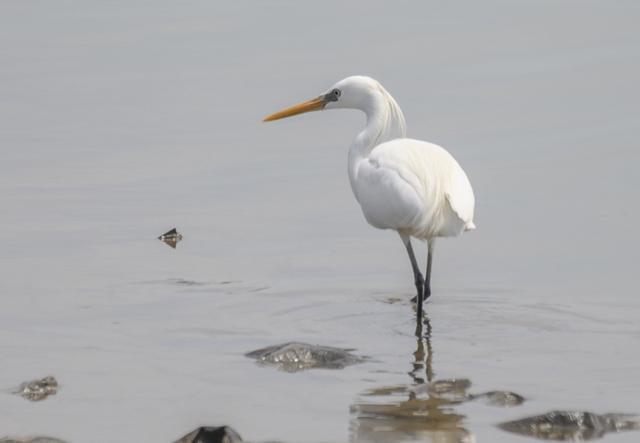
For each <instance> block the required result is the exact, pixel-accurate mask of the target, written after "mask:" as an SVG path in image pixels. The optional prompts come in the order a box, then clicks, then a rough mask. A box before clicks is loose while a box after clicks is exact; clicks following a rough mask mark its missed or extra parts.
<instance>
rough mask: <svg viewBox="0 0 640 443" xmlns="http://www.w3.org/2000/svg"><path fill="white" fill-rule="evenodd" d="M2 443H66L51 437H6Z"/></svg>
mask: <svg viewBox="0 0 640 443" xmlns="http://www.w3.org/2000/svg"><path fill="white" fill-rule="evenodd" d="M0 443H66V442H65V441H64V440H59V439H57V438H51V437H4V438H0Z"/></svg>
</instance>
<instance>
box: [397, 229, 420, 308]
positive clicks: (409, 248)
mask: <svg viewBox="0 0 640 443" xmlns="http://www.w3.org/2000/svg"><path fill="white" fill-rule="evenodd" d="M402 241H403V243H404V245H405V247H406V248H407V253H408V254H409V260H411V268H412V269H413V278H414V282H415V285H416V294H418V295H417V296H416V297H415V298H414V299H412V301H417V300H418V298H419V296H420V294H422V292H423V291H424V278H422V273H421V272H420V268H419V267H418V262H417V261H416V256H415V254H414V253H413V247H412V246H411V240H410V239H409V237H406V240H405V237H402Z"/></svg>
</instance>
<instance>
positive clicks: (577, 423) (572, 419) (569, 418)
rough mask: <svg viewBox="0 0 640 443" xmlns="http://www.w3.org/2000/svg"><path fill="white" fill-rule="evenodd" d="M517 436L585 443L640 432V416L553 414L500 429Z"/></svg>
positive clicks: (587, 413) (537, 416)
mask: <svg viewBox="0 0 640 443" xmlns="http://www.w3.org/2000/svg"><path fill="white" fill-rule="evenodd" d="M498 427H499V428H500V429H503V430H505V431H508V432H513V433H514V434H520V435H527V436H530V437H535V438H538V439H540V440H558V441H583V440H592V439H596V438H600V437H602V436H604V434H606V433H609V432H620V431H629V430H640V416H637V415H630V414H603V415H598V414H594V413H591V412H575V411H552V412H548V413H546V414H543V415H536V416H534V417H527V418H523V419H520V420H514V421H509V422H506V423H501V424H499V425H498Z"/></svg>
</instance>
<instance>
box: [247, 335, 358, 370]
mask: <svg viewBox="0 0 640 443" xmlns="http://www.w3.org/2000/svg"><path fill="white" fill-rule="evenodd" d="M350 351H352V349H343V348H332V347H329V346H318V345H310V344H307V343H298V342H289V343H284V344H281V345H276V346H269V347H267V348H263V349H258V350H255V351H252V352H249V353H248V354H245V355H246V356H247V357H249V358H255V359H257V360H258V363H260V364H264V365H271V366H276V367H277V368H278V369H280V370H283V371H286V372H298V371H304V370H305V369H314V368H323V369H343V368H345V367H346V366H349V365H353V364H356V363H361V362H363V361H365V358H363V357H358V356H356V355H353V354H351V352H350Z"/></svg>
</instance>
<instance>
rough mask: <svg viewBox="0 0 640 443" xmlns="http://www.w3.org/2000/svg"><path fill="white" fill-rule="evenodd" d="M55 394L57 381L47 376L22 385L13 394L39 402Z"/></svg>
mask: <svg viewBox="0 0 640 443" xmlns="http://www.w3.org/2000/svg"><path fill="white" fill-rule="evenodd" d="M56 392H58V381H57V380H56V379H55V378H54V377H52V376H47V377H45V378H42V379H40V380H32V381H29V382H25V383H22V384H21V385H20V387H19V388H18V390H17V391H16V392H15V393H16V394H20V395H22V396H23V397H24V398H26V399H27V400H31V401H40V400H44V399H45V398H47V397H48V396H50V395H54V394H55V393H56ZM0 441H1V440H0Z"/></svg>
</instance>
